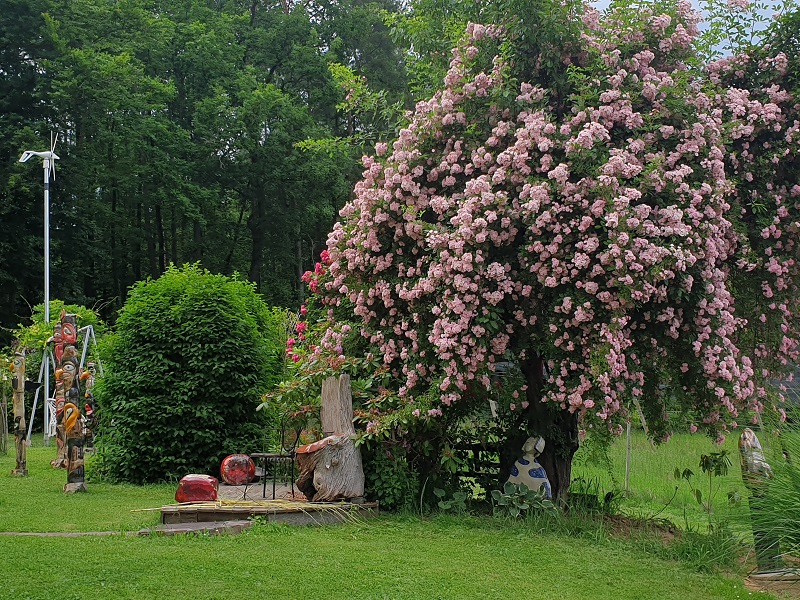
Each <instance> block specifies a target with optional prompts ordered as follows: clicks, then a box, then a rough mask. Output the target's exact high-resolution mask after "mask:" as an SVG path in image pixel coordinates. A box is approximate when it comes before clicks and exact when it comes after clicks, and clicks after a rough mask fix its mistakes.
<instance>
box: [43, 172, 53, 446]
mask: <svg viewBox="0 0 800 600" xmlns="http://www.w3.org/2000/svg"><path fill="white" fill-rule="evenodd" d="M53 160H54V159H52V158H45V159H44V160H43V161H42V166H43V167H44V323H45V327H50V168H51V167H50V162H51V161H53ZM48 352H49V349H48V348H45V350H44V352H43V353H42V363H44V362H45V361H49V360H50V357H49V356H48ZM48 398H50V365H47V367H45V370H44V399H45V400H44V418H43V423H44V427H43V430H44V445H45V446H49V445H50V403H49V402H48V401H47V400H48Z"/></svg>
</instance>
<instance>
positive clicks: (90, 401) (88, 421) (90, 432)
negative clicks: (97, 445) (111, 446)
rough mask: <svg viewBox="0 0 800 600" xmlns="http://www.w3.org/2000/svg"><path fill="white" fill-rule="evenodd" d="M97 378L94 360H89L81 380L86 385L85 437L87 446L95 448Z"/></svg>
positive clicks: (84, 408)
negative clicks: (94, 391)
mask: <svg viewBox="0 0 800 600" xmlns="http://www.w3.org/2000/svg"><path fill="white" fill-rule="evenodd" d="M96 378H97V373H96V367H95V364H94V363H93V362H91V361H90V362H88V363H87V364H86V368H85V369H84V370H83V373H81V377H80V379H81V381H82V382H83V385H84V388H83V389H84V392H83V397H84V399H85V403H84V405H83V414H84V417H85V424H84V425H85V426H84V439H85V442H86V447H87V448H94V432H95V430H96V429H97V402H95V399H94V394H93V393H92V388H93V387H94V383H95V380H96Z"/></svg>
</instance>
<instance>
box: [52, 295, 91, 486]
mask: <svg viewBox="0 0 800 600" xmlns="http://www.w3.org/2000/svg"><path fill="white" fill-rule="evenodd" d="M77 340H78V327H77V320H76V316H75V315H73V314H69V313H67V312H66V311H64V310H62V311H61V319H60V322H59V323H58V324H57V325H56V326H55V331H54V332H53V337H52V338H50V340H49V341H52V342H53V355H54V357H55V359H56V390H55V394H54V395H55V409H56V443H57V445H58V449H57V454H56V458H55V460H53V461H51V463H50V464H51V465H52V466H54V467H56V468H58V469H66V470H67V484H66V485H65V486H64V492H66V493H73V492H85V491H86V484H85V482H84V465H83V461H84V456H83V450H84V437H85V436H84V419H83V415H82V414H81V410H80V408H79V407H80V405H81V402H80V389H79V381H80V380H79V376H78V375H79V374H78V350H77V349H76V348H75V344H76V343H77Z"/></svg>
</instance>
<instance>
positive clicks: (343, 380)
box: [295, 375, 364, 502]
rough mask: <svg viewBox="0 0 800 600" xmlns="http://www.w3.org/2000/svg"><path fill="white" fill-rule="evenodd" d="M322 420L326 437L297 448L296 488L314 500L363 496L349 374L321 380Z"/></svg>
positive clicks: (361, 471) (362, 476)
mask: <svg viewBox="0 0 800 600" xmlns="http://www.w3.org/2000/svg"><path fill="white" fill-rule="evenodd" d="M320 419H321V421H322V430H323V432H325V434H326V435H327V437H326V438H325V439H323V440H321V441H319V442H314V443H313V444H308V445H307V446H302V447H300V448H298V449H297V466H298V467H299V469H300V476H299V477H298V478H297V481H296V482H295V485H296V486H297V489H299V490H300V491H301V492H303V494H304V495H305V496H306V498H308V499H310V500H312V501H314V502H321V501H332V500H341V499H350V498H360V497H361V496H363V495H364V468H363V466H362V463H361V451H360V450H359V449H358V448H356V445H355V443H354V442H353V436H354V435H355V433H356V429H355V427H354V426H353V396H352V393H351V390H350V376H349V375H342V376H341V377H339V378H338V380H337V379H336V378H335V377H329V378H328V379H326V380H325V381H324V382H323V383H322V410H321V412H320Z"/></svg>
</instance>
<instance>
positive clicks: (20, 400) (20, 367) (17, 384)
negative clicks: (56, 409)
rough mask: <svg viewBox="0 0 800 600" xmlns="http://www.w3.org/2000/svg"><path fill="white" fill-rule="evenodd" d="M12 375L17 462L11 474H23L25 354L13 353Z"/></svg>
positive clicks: (25, 463) (24, 459)
mask: <svg viewBox="0 0 800 600" xmlns="http://www.w3.org/2000/svg"><path fill="white" fill-rule="evenodd" d="M13 369H14V377H13V379H12V380H11V383H12V387H13V389H14V393H13V396H12V400H13V403H14V447H15V448H16V454H17V463H16V467H15V468H14V469H12V471H11V474H12V475H20V476H25V475H27V474H28V464H27V448H28V447H27V444H26V443H25V355H24V354H22V353H21V352H16V353H15V354H14V363H13Z"/></svg>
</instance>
